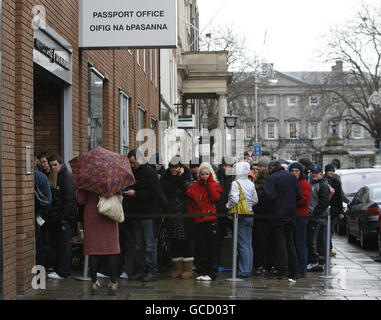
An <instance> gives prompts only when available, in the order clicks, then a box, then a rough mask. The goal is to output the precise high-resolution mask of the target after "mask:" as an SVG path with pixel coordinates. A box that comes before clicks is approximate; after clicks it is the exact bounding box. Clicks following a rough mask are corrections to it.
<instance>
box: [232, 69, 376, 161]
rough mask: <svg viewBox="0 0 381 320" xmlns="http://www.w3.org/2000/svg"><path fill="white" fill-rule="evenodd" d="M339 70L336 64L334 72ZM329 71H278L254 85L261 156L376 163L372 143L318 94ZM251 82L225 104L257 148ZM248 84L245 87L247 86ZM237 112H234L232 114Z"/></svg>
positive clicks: (329, 98) (331, 99)
mask: <svg viewBox="0 0 381 320" xmlns="http://www.w3.org/2000/svg"><path fill="white" fill-rule="evenodd" d="M337 68H339V69H340V68H341V70H342V64H341V62H337V64H336V66H334V67H333V71H332V72H334V71H337V70H338V69H337ZM328 75H329V72H279V71H274V72H273V74H272V75H271V76H267V77H263V78H260V79H259V80H257V88H258V91H257V95H258V142H260V143H262V152H263V155H267V156H268V157H270V158H274V159H290V160H298V159H300V158H302V157H309V158H310V159H312V160H313V161H314V162H316V163H319V164H324V165H325V164H327V163H331V162H332V161H333V163H334V164H335V165H336V166H337V167H340V168H359V167H371V166H373V165H375V164H376V163H377V161H379V159H378V158H380V155H379V154H378V153H379V151H378V150H377V149H376V148H375V143H374V139H373V138H372V137H371V136H370V134H369V133H368V132H367V131H366V130H365V129H364V128H363V127H361V126H360V125H358V124H353V123H352V121H351V119H350V117H348V113H347V110H346V109H345V107H344V105H343V104H342V103H340V101H338V100H337V98H335V97H334V96H333V95H329V94H325V93H324V91H322V90H321V88H322V86H326V85H327V84H326V79H327V76H328ZM247 80H248V81H249V83H250V82H251V83H253V84H252V85H249V86H248V88H249V89H248V90H246V91H244V93H243V94H242V95H241V96H240V97H239V98H238V99H236V100H233V101H229V106H230V108H232V109H233V110H238V109H239V110H241V113H239V115H240V118H239V122H240V124H239V126H238V127H240V128H243V129H245V145H246V147H247V148H248V149H249V150H250V149H252V148H253V145H254V143H255V98H254V97H255V87H254V81H253V75H252V74H248V75H247ZM246 85H247V83H246ZM236 113H237V112H236Z"/></svg>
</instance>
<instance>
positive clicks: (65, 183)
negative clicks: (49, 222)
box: [49, 164, 77, 222]
mask: <svg viewBox="0 0 381 320" xmlns="http://www.w3.org/2000/svg"><path fill="white" fill-rule="evenodd" d="M52 199H53V201H52V206H51V208H50V209H49V218H53V219H60V220H65V221H68V222H71V221H72V219H73V217H74V214H75V211H76V207H77V200H76V194H75V186H74V180H73V175H72V173H71V172H70V171H69V170H68V169H67V167H66V165H65V164H63V165H62V168H61V170H60V171H59V172H58V175H57V186H56V187H55V188H52Z"/></svg>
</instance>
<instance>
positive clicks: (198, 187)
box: [186, 174, 223, 223]
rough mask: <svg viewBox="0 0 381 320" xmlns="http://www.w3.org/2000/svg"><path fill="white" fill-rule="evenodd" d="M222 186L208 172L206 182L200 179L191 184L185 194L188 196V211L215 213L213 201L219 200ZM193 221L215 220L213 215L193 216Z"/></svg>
mask: <svg viewBox="0 0 381 320" xmlns="http://www.w3.org/2000/svg"><path fill="white" fill-rule="evenodd" d="M222 191H223V190H222V187H221V186H220V185H219V184H218V183H217V182H216V181H214V179H213V176H212V175H211V174H210V175H209V178H208V180H207V183H206V184H205V182H204V181H203V180H201V179H199V180H198V181H197V182H195V183H194V184H192V185H191V186H190V188H189V189H188V190H187V192H186V194H187V196H188V197H189V201H188V212H189V213H216V212H217V209H216V207H215V205H214V204H215V203H216V202H217V201H218V200H220V194H221V192H222ZM192 219H193V222H194V223H202V222H206V221H215V220H217V217H215V216H204V217H193V218H192Z"/></svg>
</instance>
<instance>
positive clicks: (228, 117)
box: [224, 111, 238, 129]
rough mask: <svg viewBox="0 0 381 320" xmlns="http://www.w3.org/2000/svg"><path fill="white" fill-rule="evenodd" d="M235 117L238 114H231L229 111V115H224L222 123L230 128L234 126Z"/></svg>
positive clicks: (235, 122) (236, 117)
mask: <svg viewBox="0 0 381 320" xmlns="http://www.w3.org/2000/svg"><path fill="white" fill-rule="evenodd" d="M237 119H238V116H236V115H234V114H232V112H231V111H230V114H229V115H226V116H224V123H225V125H226V127H227V128H228V129H232V128H234V127H235V126H236V124H237Z"/></svg>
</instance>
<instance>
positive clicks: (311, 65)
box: [197, 0, 379, 71]
mask: <svg viewBox="0 0 381 320" xmlns="http://www.w3.org/2000/svg"><path fill="white" fill-rule="evenodd" d="M363 1H364V0H218V1H217V0H198V1H197V3H198V8H199V12H200V30H201V31H203V32H202V33H203V34H205V32H206V31H207V30H208V28H207V25H208V24H209V23H210V21H211V19H212V21H211V24H213V25H219V24H226V23H227V24H232V25H233V26H234V27H235V28H236V30H237V32H239V33H242V34H244V36H245V38H246V40H247V44H248V47H249V48H250V49H251V50H252V51H256V52H257V53H258V54H260V55H261V56H262V57H265V58H266V60H267V62H272V63H274V68H275V69H276V70H279V71H320V70H330V65H322V64H319V63H317V61H318V60H317V59H316V51H317V49H318V48H320V47H321V46H322V45H323V43H324V42H323V41H322V35H323V34H324V33H327V31H328V27H329V26H332V25H340V24H343V23H344V22H345V21H346V20H348V18H350V17H352V16H353V15H354V14H355V11H356V9H357V8H359V6H360V4H361V3H362V2H363ZM366 1H371V0H366ZM373 1H379V0H373ZM265 34H266V36H265ZM265 38H266V43H264V42H265Z"/></svg>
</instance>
